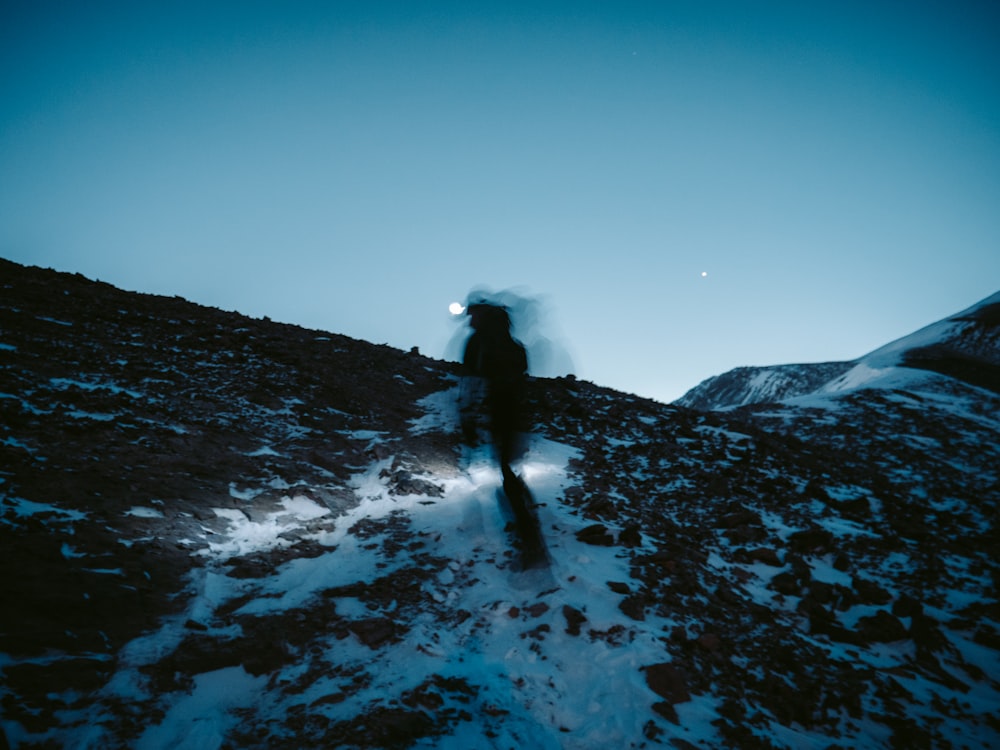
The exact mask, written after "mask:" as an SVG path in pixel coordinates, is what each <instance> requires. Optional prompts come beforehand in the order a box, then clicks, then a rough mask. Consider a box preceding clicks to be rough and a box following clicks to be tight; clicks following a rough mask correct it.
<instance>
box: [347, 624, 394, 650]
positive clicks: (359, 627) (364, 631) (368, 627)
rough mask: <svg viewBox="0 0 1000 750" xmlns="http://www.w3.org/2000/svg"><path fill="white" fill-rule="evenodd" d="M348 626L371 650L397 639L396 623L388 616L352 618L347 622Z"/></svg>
mask: <svg viewBox="0 0 1000 750" xmlns="http://www.w3.org/2000/svg"><path fill="white" fill-rule="evenodd" d="M348 628H350V631H351V632H352V633H354V635H356V636H357V637H358V640H360V641H361V642H362V643H363V644H365V645H366V646H368V648H370V649H373V650H374V649H377V648H381V647H382V646H384V645H386V644H387V643H389V642H391V641H395V640H397V635H396V623H395V622H393V621H392V620H390V619H389V618H388V617H368V618H365V619H363V620H353V621H352V622H350V623H348Z"/></svg>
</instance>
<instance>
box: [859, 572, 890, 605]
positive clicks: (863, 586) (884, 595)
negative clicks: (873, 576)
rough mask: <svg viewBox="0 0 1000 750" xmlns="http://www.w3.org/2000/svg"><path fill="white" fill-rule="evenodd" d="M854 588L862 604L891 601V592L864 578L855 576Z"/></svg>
mask: <svg viewBox="0 0 1000 750" xmlns="http://www.w3.org/2000/svg"><path fill="white" fill-rule="evenodd" d="M854 590H855V591H856V592H857V594H858V599H859V600H860V601H861V603H862V604H888V603H889V602H890V601H892V594H890V593H889V592H888V591H886V590H885V589H884V588H882V587H881V586H879V585H878V584H877V583H875V582H874V581H869V580H868V579H866V578H855V579H854Z"/></svg>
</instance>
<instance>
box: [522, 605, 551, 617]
mask: <svg viewBox="0 0 1000 750" xmlns="http://www.w3.org/2000/svg"><path fill="white" fill-rule="evenodd" d="M524 611H525V612H527V613H528V616H529V617H541V616H542V615H544V614H545V613H546V612H548V611H549V605H548V604H546V603H545V602H535V603H534V604H532V605H531V606H529V607H525V608H524Z"/></svg>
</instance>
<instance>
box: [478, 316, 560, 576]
mask: <svg viewBox="0 0 1000 750" xmlns="http://www.w3.org/2000/svg"><path fill="white" fill-rule="evenodd" d="M466 312H467V314H468V316H469V327H470V328H471V329H472V334H471V335H470V336H469V339H468V341H467V342H466V344H465V353H464V355H463V357H462V368H463V373H464V375H465V376H466V377H465V378H464V381H465V387H464V389H463V404H462V406H461V415H462V429H463V433H464V437H465V440H466V442H467V443H471V444H474V443H475V442H476V433H477V430H476V416H477V412H478V411H479V410H480V409H481V408H482V407H485V412H486V415H487V418H488V421H489V432H490V436H491V439H492V441H493V447H494V450H495V452H496V457H497V462H498V463H499V464H500V474H501V476H502V477H503V492H504V495H506V497H507V500H508V502H509V503H510V509H511V511H512V512H513V515H514V525H515V531H516V532H517V536H518V541H519V542H520V546H521V551H522V554H523V560H524V564H525V566H526V567H533V566H536V565H538V564H540V563H541V562H543V561H544V557H545V553H544V543H543V541H542V539H541V530H540V529H539V526H538V520H537V519H536V518H535V516H534V513H533V512H532V510H531V505H532V500H531V493H530V492H529V491H528V488H527V486H526V485H525V484H524V482H523V480H522V479H521V478H520V477H519V476H517V474H516V473H515V472H514V464H515V463H516V462H517V461H518V460H519V459H520V458H521V457H522V456H523V454H524V437H523V436H524V418H525V413H524V411H525V410H524V403H525V391H526V387H527V378H528V356H527V353H526V351H525V348H524V346H523V345H522V344H521V342H519V341H518V340H517V339H516V338H514V336H513V334H512V333H511V320H510V313H509V312H508V310H507V308H506V307H504V306H503V305H498V304H493V303H490V302H476V303H473V304H470V305H469V306H468V308H467V310H466Z"/></svg>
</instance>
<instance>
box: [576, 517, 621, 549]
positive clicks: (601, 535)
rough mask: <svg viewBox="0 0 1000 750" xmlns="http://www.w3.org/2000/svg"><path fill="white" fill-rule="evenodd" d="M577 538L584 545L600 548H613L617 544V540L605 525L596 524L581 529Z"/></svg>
mask: <svg viewBox="0 0 1000 750" xmlns="http://www.w3.org/2000/svg"><path fill="white" fill-rule="evenodd" d="M576 538H577V540H578V541H581V542H583V543H584V544H592V545H594V546H598V547H611V546H612V545H614V543H615V538H614V537H613V536H611V534H609V533H608V527H607V526H605V525H604V524H603V523H595V524H592V525H591V526H587V527H586V528H583V529H581V530H580V531H578V532H577V533H576Z"/></svg>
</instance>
